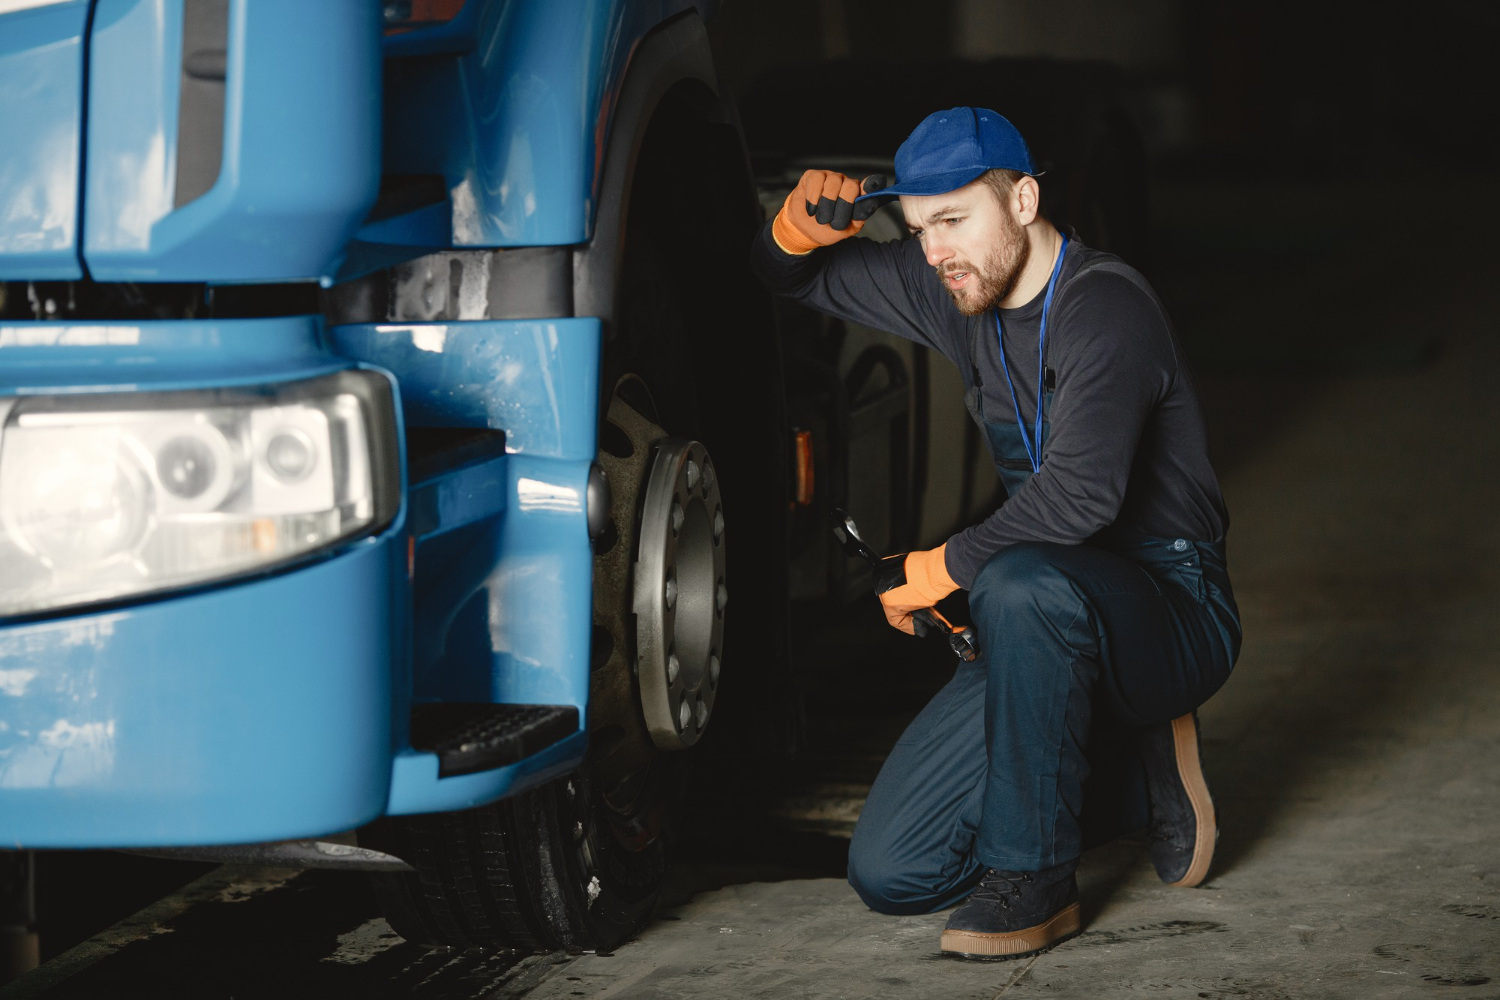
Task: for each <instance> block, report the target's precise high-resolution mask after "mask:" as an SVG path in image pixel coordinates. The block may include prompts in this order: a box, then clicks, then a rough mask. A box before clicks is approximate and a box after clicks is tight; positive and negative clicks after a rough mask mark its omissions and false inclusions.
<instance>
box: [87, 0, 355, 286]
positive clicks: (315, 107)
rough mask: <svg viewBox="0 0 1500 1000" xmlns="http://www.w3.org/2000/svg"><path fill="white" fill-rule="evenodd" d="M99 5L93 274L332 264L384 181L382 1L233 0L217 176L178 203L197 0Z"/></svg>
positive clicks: (90, 167)
mask: <svg viewBox="0 0 1500 1000" xmlns="http://www.w3.org/2000/svg"><path fill="white" fill-rule="evenodd" d="M96 4H97V6H96V10H95V14H94V23H93V31H92V36H91V45H90V59H89V61H90V65H89V94H88V97H89V105H88V117H89V120H88V146H87V157H86V160H85V162H86V168H85V169H86V177H85V181H84V220H83V256H84V262H85V264H86V265H87V268H88V271H89V274H90V275H91V276H92V277H94V278H95V279H96V280H99V281H215V282H234V281H256V282H267V281H285V280H296V279H315V278H323V277H328V276H331V275H333V274H334V273H335V272H336V271H337V269H338V265H339V262H340V260H341V259H342V256H343V253H344V248H345V245H346V244H347V242H348V240H349V237H350V236H351V235H352V234H353V233H354V231H355V230H356V229H357V228H358V227H359V224H360V223H361V222H362V221H363V220H364V218H365V216H366V214H367V213H368V212H369V209H370V206H371V205H372V204H373V203H374V201H375V196H376V193H377V191H378V188H379V184H380V164H379V158H380V153H379V150H380V100H381V90H380V5H379V4H374V3H369V2H367V0H319V2H317V3H307V2H305V0H254V2H250V0H229V2H228V24H227V37H226V43H227V49H226V50H225V56H224V58H223V62H222V74H223V90H222V94H223V96H222V105H223V108H222V111H223V136H222V139H221V140H219V141H222V161H221V163H220V166H219V173H218V177H217V180H215V181H214V182H213V183H212V186H211V187H209V188H208V190H207V191H206V192H205V193H202V194H201V195H198V196H196V197H194V198H192V199H191V200H188V201H186V202H185V203H183V204H176V199H177V194H178V186H177V179H178V170H179V167H180V165H181V158H182V154H183V149H182V142H183V139H184V136H183V133H182V131H181V130H180V129H179V123H180V120H181V112H180V107H181V100H180V98H181V96H182V95H181V90H180V88H181V87H182V85H183V77H184V52H183V48H184V46H183V30H184V29H183V0H96ZM219 71H220V70H217V69H215V68H214V67H213V66H212V65H210V66H209V67H208V68H207V69H206V70H204V69H200V70H199V72H200V73H203V74H205V75H207V76H209V77H212V75H213V74H214V73H216V72H219ZM198 138H199V140H200V141H201V140H202V137H201V136H200V137H198Z"/></svg>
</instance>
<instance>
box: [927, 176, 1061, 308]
mask: <svg viewBox="0 0 1500 1000" xmlns="http://www.w3.org/2000/svg"><path fill="white" fill-rule="evenodd" d="M901 212H902V214H903V215H905V216H906V228H907V229H909V230H911V234H912V235H913V236H914V237H916V238H917V240H918V241H920V242H921V244H922V250H923V252H924V253H925V254H926V255H927V263H929V264H931V265H932V267H933V269H934V270H936V271H937V275H938V280H940V281H941V282H942V283H943V287H944V288H946V289H947V290H948V294H949V296H951V297H952V299H953V304H954V305H956V306H958V311H959V312H961V313H963V314H964V315H965V316H975V315H978V314H979V313H982V312H985V311H986V310H988V309H993V308H994V307H995V306H996V305H998V304H999V303H1000V301H1001V300H1002V299H1004V298H1005V297H1006V296H1007V295H1009V294H1010V293H1011V290H1012V289H1014V288H1015V286H1016V279H1017V278H1018V277H1020V274H1021V269H1022V268H1023V267H1025V266H1026V260H1027V257H1028V256H1029V254H1030V250H1031V246H1030V244H1029V243H1028V242H1027V239H1026V232H1025V230H1024V229H1023V228H1022V226H1021V223H1020V222H1019V220H1017V219H1016V217H1015V215H1014V212H1013V206H1012V204H1011V202H1010V199H1006V200H1005V202H1004V203H1002V202H1001V199H999V198H998V197H996V196H995V192H994V190H993V189H992V188H991V187H990V186H989V185H988V184H986V183H985V182H984V181H973V182H972V183H970V184H966V185H964V186H963V187H961V188H959V189H958V190H956V191H949V192H948V193H947V194H933V195H906V194H904V195H902V196H901Z"/></svg>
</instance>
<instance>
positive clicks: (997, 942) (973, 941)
mask: <svg viewBox="0 0 1500 1000" xmlns="http://www.w3.org/2000/svg"><path fill="white" fill-rule="evenodd" d="M1082 926H1083V922H1082V920H1081V919H1080V917H1079V909H1078V904H1077V903H1070V904H1069V905H1067V906H1065V907H1063V908H1062V909H1061V910H1058V911H1057V912H1056V913H1054V914H1053V915H1052V916H1051V917H1049V918H1047V919H1046V920H1045V921H1043V922H1042V923H1039V924H1037V925H1036V926H1035V927H1027V928H1024V929H1022V930H1019V931H1006V932H1005V933H1003V934H984V933H981V932H980V931H943V939H942V941H941V942H940V944H939V947H941V948H942V950H943V951H944V952H946V953H948V954H950V955H962V956H963V957H964V958H977V959H980V960H981V961H999V960H1003V959H1008V958H1027V957H1029V956H1031V955H1036V954H1039V953H1041V952H1044V951H1046V950H1047V949H1048V948H1051V947H1052V946H1053V945H1057V944H1062V943H1063V942H1064V941H1066V940H1068V938H1070V937H1073V936H1074V935H1076V934H1077V933H1078V932H1079V930H1080V929H1081V928H1082Z"/></svg>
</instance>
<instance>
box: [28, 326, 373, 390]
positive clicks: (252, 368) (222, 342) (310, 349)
mask: <svg viewBox="0 0 1500 1000" xmlns="http://www.w3.org/2000/svg"><path fill="white" fill-rule="evenodd" d="M347 367H349V364H348V362H347V361H344V360H342V359H340V358H337V357H334V356H332V355H330V354H329V353H328V352H327V350H326V348H325V347H324V346H323V334H322V320H321V319H319V318H318V317H316V316H284V317H278V318H274V319H216V320H156V321H150V322H145V321H143V322H138V323H122V322H107V323H103V322H101V323H49V322H0V394H5V395H8V394H11V393H39V392H128V391H131V390H134V389H152V390H172V389H202V388H208V387H214V386H243V385H261V384H263V383H266V382H270V381H289V380H291V379H296V378H311V377H312V376H315V375H322V374H326V373H328V372H332V371H337V370H340V369H343V368H347Z"/></svg>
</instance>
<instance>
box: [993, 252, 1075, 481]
mask: <svg viewBox="0 0 1500 1000" xmlns="http://www.w3.org/2000/svg"><path fill="white" fill-rule="evenodd" d="M1067 252H1068V236H1067V234H1066V233H1064V234H1062V246H1061V247H1059V248H1058V251H1057V263H1056V264H1053V265H1052V277H1050V278H1048V279H1047V297H1046V298H1044V299H1042V327H1041V329H1040V330H1039V331H1037V338H1036V430H1035V432H1034V434H1028V433H1026V421H1025V420H1023V419H1021V401H1020V400H1019V399H1017V398H1016V385H1015V383H1014V382H1012V381H1011V380H1010V366H1009V365H1007V364H1006V363H1005V330H1004V328H1002V327H1001V326H1000V310H999V309H996V310H995V336H996V337H998V338H1000V370H1001V371H1003V372H1005V384H1006V385H1007V386H1009V387H1010V402H1011V405H1012V406H1014V407H1015V408H1016V426H1017V427H1018V428H1020V431H1021V443H1022V444H1024V445H1025V446H1026V457H1027V458H1029V459H1030V460H1031V471H1032V472H1041V471H1042V391H1043V385H1042V382H1043V375H1044V373H1045V369H1044V367H1043V365H1042V358H1044V357H1045V356H1046V348H1047V310H1048V309H1050V308H1052V293H1053V292H1054V291H1056V290H1057V276H1058V275H1059V274H1061V273H1062V262H1063V254H1065V253H1067Z"/></svg>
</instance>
